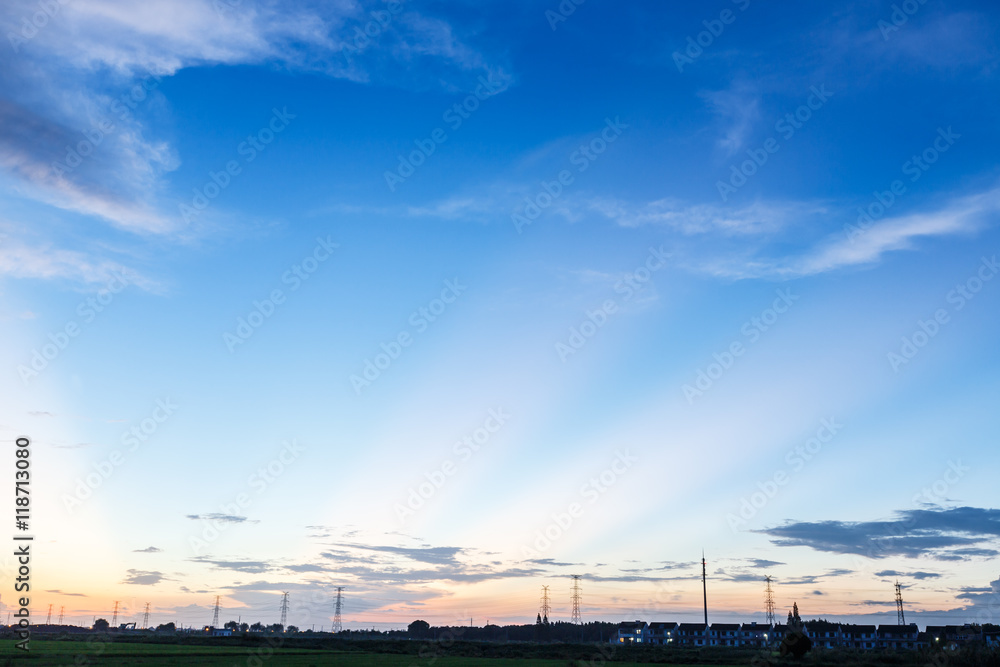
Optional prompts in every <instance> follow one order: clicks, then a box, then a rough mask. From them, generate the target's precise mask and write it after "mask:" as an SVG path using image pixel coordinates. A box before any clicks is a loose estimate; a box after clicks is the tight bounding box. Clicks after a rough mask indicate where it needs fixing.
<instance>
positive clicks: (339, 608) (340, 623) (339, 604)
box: [333, 586, 344, 632]
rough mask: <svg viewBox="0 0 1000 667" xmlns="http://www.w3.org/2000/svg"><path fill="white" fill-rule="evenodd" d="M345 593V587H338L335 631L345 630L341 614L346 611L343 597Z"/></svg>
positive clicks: (334, 620)
mask: <svg viewBox="0 0 1000 667" xmlns="http://www.w3.org/2000/svg"><path fill="white" fill-rule="evenodd" d="M343 591H344V587H343V586H337V606H336V607H335V608H334V610H333V631H334V632H340V631H341V630H343V629H344V623H343V619H342V618H341V615H340V613H341V612H342V611H343V609H344V597H343V595H342V593H343Z"/></svg>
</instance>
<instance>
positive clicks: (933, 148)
mask: <svg viewBox="0 0 1000 667" xmlns="http://www.w3.org/2000/svg"><path fill="white" fill-rule="evenodd" d="M937 132H938V136H937V137H935V139H934V141H933V142H932V143H931V145H930V146H928V147H927V148H925V149H924V150H922V151H921V152H920V153H919V154H917V155H913V156H911V157H910V159H909V160H907V161H906V162H904V163H903V165H902V166H901V167H900V171H902V172H903V175H904V176H909V177H910V178H909V181H910V182H911V183H916V182H917V181H918V180H920V177H921V176H923V175H924V174H925V173H926V172H927V170H929V169H930V168H931V165H933V164H934V163H935V162H937V161H938V159H940V157H941V155H942V154H944V153H946V152H947V151H948V149H949V148H951V147H952V146H954V145H955V141H956V140H958V139H960V138H961V137H962V135H961V134H956V133H955V132H954V131H953V130H952V129H951V125H949V126H948V129H947V130H946V129H944V128H942V127H939V128H938V130H937ZM906 192H907V188H906V183H904V182H903V180H902V179H899V178H897V179H895V180H894V181H893V182H892V183H890V184H889V188H888V189H887V190H884V191H882V192H879V191H878V190H875V191H874V192H873V193H872V198H873V199H874V201H872V202H871V203H870V204H868V205H867V206H864V207H862V206H859V207H858V220H857V224H850V223H848V224H846V225H844V234H846V235H847V240H848V241H850V242H851V243H854V242H855V241H856V240H857V239H858V238H859V237H860V236H862V235H863V234H864V233H865V232H866V231H868V230H869V229H870V228H871V226H872V225H873V224H874V223H875V222H876V221H877V220H879V219H880V218H881V217H882V216H884V215H885V214H886V212H888V210H889V209H890V208H892V206H893V204H895V203H896V201H898V199H899V198H900V197H901V196H902V195H904V194H905V193H906Z"/></svg>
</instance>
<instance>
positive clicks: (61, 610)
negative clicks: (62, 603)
mask: <svg viewBox="0 0 1000 667" xmlns="http://www.w3.org/2000/svg"><path fill="white" fill-rule="evenodd" d="M64 611H66V607H59V625H62V621H63V612H64Z"/></svg>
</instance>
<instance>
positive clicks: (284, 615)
mask: <svg viewBox="0 0 1000 667" xmlns="http://www.w3.org/2000/svg"><path fill="white" fill-rule="evenodd" d="M287 622H288V591H285V592H283V593H282V594H281V629H282V631H284V629H285V623H287Z"/></svg>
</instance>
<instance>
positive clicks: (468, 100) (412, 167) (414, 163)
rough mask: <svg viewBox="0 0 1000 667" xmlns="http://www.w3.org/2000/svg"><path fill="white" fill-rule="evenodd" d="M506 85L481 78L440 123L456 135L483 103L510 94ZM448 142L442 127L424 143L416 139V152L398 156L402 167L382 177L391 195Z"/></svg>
mask: <svg viewBox="0 0 1000 667" xmlns="http://www.w3.org/2000/svg"><path fill="white" fill-rule="evenodd" d="M507 85H508V82H507V81H494V80H493V74H492V73H490V74H489V75H488V76H487V77H482V76H481V77H479V85H478V86H477V87H476V89H475V90H474V91H473V92H472V93H470V94H469V95H466V97H465V99H463V100H462V101H461V102H456V103H455V104H453V105H452V106H450V107H449V108H448V109H445V112H444V113H443V114H442V115H441V120H443V121H444V122H445V123H446V124H447V125H448V127H450V128H451V131H452V132H457V131H458V129H459V128H460V127H462V124H463V123H465V121H467V120H468V119H469V118H471V117H472V114H473V113H474V112H475V111H476V110H477V109H479V106H480V104H481V103H482V102H485V101H486V100H488V99H490V98H491V97H493V96H494V95H497V94H499V93H502V92H503V91H505V90H507ZM446 141H448V134H447V132H445V130H444V128H443V127H436V128H434V129H433V130H431V131H430V132H429V133H428V135H427V136H426V137H425V138H423V139H414V140H413V145H414V146H415V147H416V148H414V149H413V150H412V151H410V152H409V153H408V154H407V155H397V156H396V157H397V158H398V160H399V163H398V164H397V165H396V169H395V170H393V171H389V170H388V169H387V170H386V171H385V173H384V174H383V177H384V178H385V184H386V185H387V186H388V188H389V192H395V191H396V188H397V187H399V186H400V185H401V184H403V183H405V182H406V179H408V178H409V177H410V176H413V174H415V173H416V172H417V169H419V168H420V167H421V166H423V164H424V163H425V162H427V159H428V158H429V157H430V156H431V155H433V154H434V152H435V151H436V150H437V148H438V146H439V145H441V144H443V143H444V142H446Z"/></svg>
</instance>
